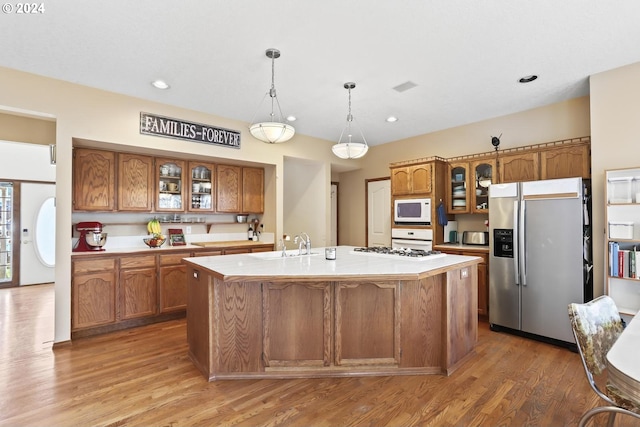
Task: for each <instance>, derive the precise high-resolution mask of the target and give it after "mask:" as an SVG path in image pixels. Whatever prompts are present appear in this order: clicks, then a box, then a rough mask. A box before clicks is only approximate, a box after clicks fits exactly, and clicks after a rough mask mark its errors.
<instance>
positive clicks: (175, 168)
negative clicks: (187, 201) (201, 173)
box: [156, 159, 185, 212]
mask: <svg viewBox="0 0 640 427" xmlns="http://www.w3.org/2000/svg"><path fill="white" fill-rule="evenodd" d="M184 176H185V163H184V162H183V161H182V160H175V159H156V182H157V188H158V192H157V193H156V194H157V198H156V211H159V212H182V211H184V190H185V179H184Z"/></svg>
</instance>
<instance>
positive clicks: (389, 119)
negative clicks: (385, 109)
mask: <svg viewBox="0 0 640 427" xmlns="http://www.w3.org/2000/svg"><path fill="white" fill-rule="evenodd" d="M397 121H398V118H397V117H396V116H389V117H387V122H388V123H394V122H397Z"/></svg>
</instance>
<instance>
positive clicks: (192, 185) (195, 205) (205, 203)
mask: <svg viewBox="0 0 640 427" xmlns="http://www.w3.org/2000/svg"><path fill="white" fill-rule="evenodd" d="M188 174H189V177H190V180H189V186H188V190H189V191H188V194H189V195H188V197H187V211H190V212H202V213H212V212H213V211H214V210H215V203H214V200H213V191H214V189H215V182H214V178H215V166H214V165H213V164H211V163H200V162H189V172H188Z"/></svg>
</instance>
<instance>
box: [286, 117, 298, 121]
mask: <svg viewBox="0 0 640 427" xmlns="http://www.w3.org/2000/svg"><path fill="white" fill-rule="evenodd" d="M297 119H298V118H297V117H296V116H287V121H288V122H295V121H296V120H297Z"/></svg>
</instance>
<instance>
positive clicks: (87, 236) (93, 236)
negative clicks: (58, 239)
mask: <svg viewBox="0 0 640 427" xmlns="http://www.w3.org/2000/svg"><path fill="white" fill-rule="evenodd" d="M76 230H77V231H78V232H79V233H80V237H79V238H78V241H77V242H76V244H75V246H74V247H73V252H93V251H104V248H103V246H104V245H105V244H106V243H107V233H103V232H102V224H101V223H99V222H79V223H77V224H76Z"/></svg>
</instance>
